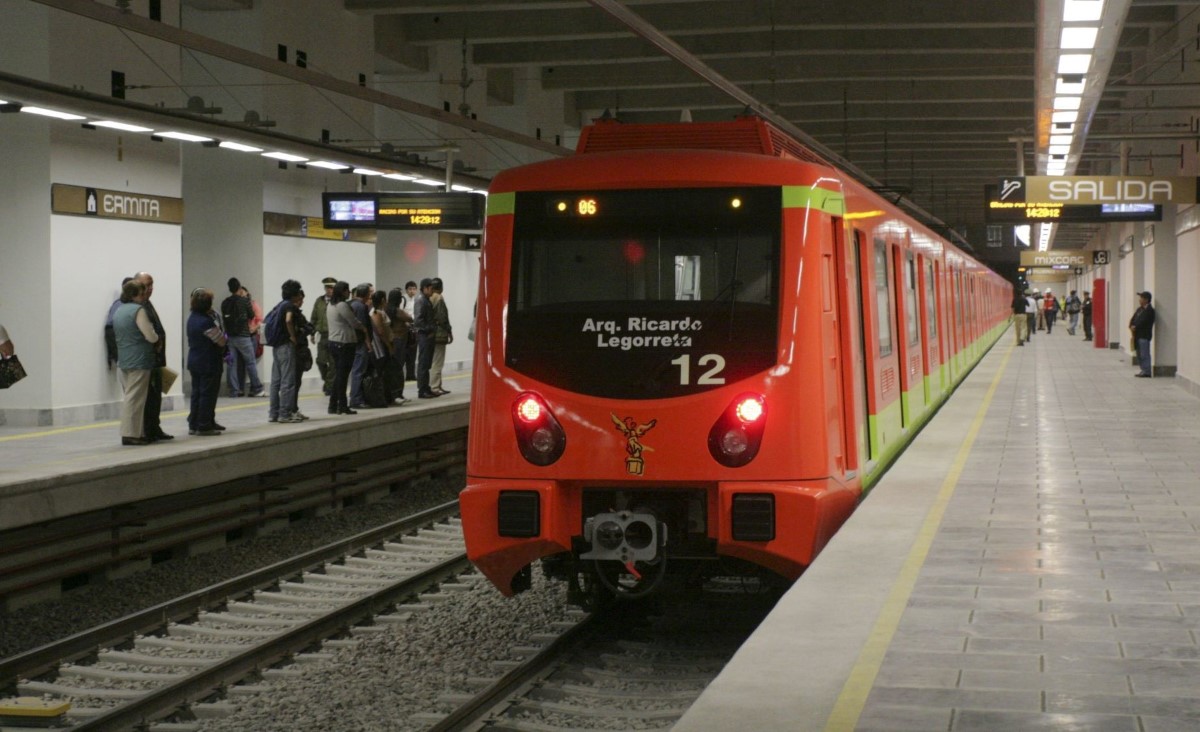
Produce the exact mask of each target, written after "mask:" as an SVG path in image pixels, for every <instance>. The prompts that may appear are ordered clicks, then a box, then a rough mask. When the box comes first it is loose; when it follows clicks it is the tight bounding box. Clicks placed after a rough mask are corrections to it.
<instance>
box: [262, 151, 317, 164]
mask: <svg viewBox="0 0 1200 732" xmlns="http://www.w3.org/2000/svg"><path fill="white" fill-rule="evenodd" d="M263 157H264V158H275V159H276V160H286V161H287V162H289V163H307V162H308V158H305V157H301V156H299V155H292V154H291V153H285V152H268V153H263Z"/></svg>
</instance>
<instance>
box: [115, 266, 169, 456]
mask: <svg viewBox="0 0 1200 732" xmlns="http://www.w3.org/2000/svg"><path fill="white" fill-rule="evenodd" d="M145 302H146V286H145V285H143V284H142V283H141V282H138V281H137V280H130V281H129V282H126V283H125V285H124V286H123V287H122V288H121V305H120V306H119V307H117V311H116V312H115V313H114V314H113V335H114V336H115V337H116V339H117V366H119V367H120V368H121V383H122V384H123V385H124V388H125V399H124V401H123V402H122V403H121V444H122V445H149V444H150V443H151V442H152V440H149V439H147V438H146V435H145V416H144V414H143V410H144V409H145V406H146V395H147V394H148V393H149V391H150V372H151V371H153V370H154V369H155V368H157V366H158V361H157V355H156V354H155V352H154V344H155V343H157V342H158V334H157V333H155V332H154V326H153V324H151V322H150V316H149V315H148V314H147V313H146V310H145V308H143V307H142V305H143V304H144V303H145Z"/></svg>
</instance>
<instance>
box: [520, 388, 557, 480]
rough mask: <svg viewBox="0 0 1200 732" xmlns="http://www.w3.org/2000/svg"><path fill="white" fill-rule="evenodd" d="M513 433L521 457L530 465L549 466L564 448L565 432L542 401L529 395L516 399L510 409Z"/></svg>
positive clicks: (544, 401)
mask: <svg viewBox="0 0 1200 732" xmlns="http://www.w3.org/2000/svg"><path fill="white" fill-rule="evenodd" d="M512 420H513V430H514V431H515V433H516V437H517V447H518V448H519V449H520V451H521V456H522V457H524V458H525V459H526V460H528V461H529V462H531V463H533V464H534V465H551V464H553V463H554V461H556V460H558V459H559V458H560V457H562V454H563V451H564V450H566V449H567V433H566V432H564V431H563V428H562V425H561V424H559V422H558V420H557V419H555V418H554V414H553V413H552V412H551V411H550V408H549V407H548V406H547V405H546V400H545V399H543V398H542V397H541V396H539V395H537V394H534V393H533V392H529V391H527V392H524V393H522V394H520V395H518V396H517V398H516V400H515V401H514V402H513V406H512Z"/></svg>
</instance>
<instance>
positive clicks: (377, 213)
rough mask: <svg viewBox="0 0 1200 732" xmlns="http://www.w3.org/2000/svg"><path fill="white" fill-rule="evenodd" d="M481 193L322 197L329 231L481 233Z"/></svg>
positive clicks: (419, 193) (324, 215) (417, 193)
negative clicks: (388, 230)
mask: <svg viewBox="0 0 1200 732" xmlns="http://www.w3.org/2000/svg"><path fill="white" fill-rule="evenodd" d="M485 200H486V197H485V196H484V195H483V194H481V193H458V192H451V193H439V192H434V193H425V192H421V191H418V192H413V193H322V194H321V208H322V215H323V219H324V224H325V226H326V227H327V228H330V229H471V230H474V229H482V228H483V209H484V203H485Z"/></svg>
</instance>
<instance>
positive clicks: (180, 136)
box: [158, 132, 212, 142]
mask: <svg viewBox="0 0 1200 732" xmlns="http://www.w3.org/2000/svg"><path fill="white" fill-rule="evenodd" d="M158 136H159V137H169V138H171V139H172V140H183V141H184V142H212V138H211V137H204V136H203V135H193V134H192V133H190V132H159V133H158Z"/></svg>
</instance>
